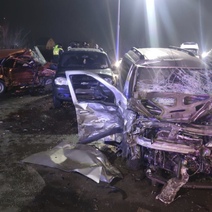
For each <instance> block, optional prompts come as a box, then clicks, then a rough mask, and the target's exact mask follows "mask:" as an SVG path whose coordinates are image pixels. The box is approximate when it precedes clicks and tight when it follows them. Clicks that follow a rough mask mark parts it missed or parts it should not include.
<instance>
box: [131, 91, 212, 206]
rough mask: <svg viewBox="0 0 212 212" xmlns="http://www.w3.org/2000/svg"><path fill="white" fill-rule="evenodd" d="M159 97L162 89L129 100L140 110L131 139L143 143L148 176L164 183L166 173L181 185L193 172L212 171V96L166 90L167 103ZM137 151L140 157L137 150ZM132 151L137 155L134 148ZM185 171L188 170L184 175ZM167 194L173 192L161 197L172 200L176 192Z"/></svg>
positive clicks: (143, 158)
mask: <svg viewBox="0 0 212 212" xmlns="http://www.w3.org/2000/svg"><path fill="white" fill-rule="evenodd" d="M160 98H162V95H161V93H157V92H154V93H149V94H147V95H146V99H145V100H140V101H138V100H135V99H131V101H130V106H131V108H132V109H133V111H137V115H136V117H135V119H134V122H132V125H131V132H130V133H129V135H130V136H129V137H130V138H129V139H128V140H129V143H130V145H131V147H133V146H135V143H136V144H138V145H139V146H140V147H141V148H140V156H139V157H140V158H141V159H142V162H143V165H144V166H145V167H146V169H147V176H148V177H149V178H150V179H151V180H153V181H158V182H162V183H165V182H163V177H164V174H167V176H169V178H168V179H172V180H173V179H175V178H176V179H177V180H178V181H179V182H180V187H181V186H184V185H185V184H186V183H187V181H188V180H189V177H190V176H193V175H196V174H199V173H203V174H207V175H211V174H212V125H211V120H212V100H211V98H210V97H209V96H208V95H205V96H203V95H202V96H197V95H196V96H192V95H186V94H179V93H176V94H173V93H172V94H168V93H166V94H164V93H163V98H164V101H165V100H167V102H168V105H167V102H164V101H163V102H162V103H158V102H156V101H155V99H157V101H158V99H160ZM132 149H133V148H132ZM133 154H134V155H133ZM136 154H137V157H138V152H137V153H136ZM131 155H132V157H134V158H135V157H136V155H135V151H132V152H131ZM161 170H163V172H161ZM182 170H183V171H182ZM182 172H183V173H186V175H185V176H186V177H185V178H184V179H183V178H182ZM154 174H155V176H157V177H154V176H153V175H154ZM168 179H167V180H168ZM180 179H182V180H180ZM185 179H187V180H185ZM166 182H167V181H166ZM182 182H184V183H182ZM175 184H176V182H175ZM193 187H194V186H193ZM178 189H179V188H178ZM168 190H169V191H170V188H169V189H168ZM175 191H176V190H175ZM168 196H169V197H170V193H169V194H166V197H165V198H164V199H161V200H162V201H163V202H165V203H170V202H171V201H173V198H174V196H175V194H174V196H173V197H172V198H171V199H170V200H167V197H168ZM160 198H161V197H160Z"/></svg>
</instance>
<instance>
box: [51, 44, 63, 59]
mask: <svg viewBox="0 0 212 212" xmlns="http://www.w3.org/2000/svg"><path fill="white" fill-rule="evenodd" d="M63 52H64V51H63V47H62V45H61V44H56V45H55V46H54V48H53V62H54V63H58V60H59V57H60V55H61V54H62V53H63Z"/></svg>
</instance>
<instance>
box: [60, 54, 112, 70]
mask: <svg viewBox="0 0 212 212" xmlns="http://www.w3.org/2000/svg"><path fill="white" fill-rule="evenodd" d="M59 66H60V67H61V68H69V69H76V68H84V69H105V68H109V61H108V58H107V56H106V55H105V54H102V53H97V52H69V54H63V56H62V58H61V60H60V64H59Z"/></svg>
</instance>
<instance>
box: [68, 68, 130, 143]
mask: <svg viewBox="0 0 212 212" xmlns="http://www.w3.org/2000/svg"><path fill="white" fill-rule="evenodd" d="M66 78H67V82H68V86H69V90H70V94H71V97H72V100H73V104H74V106H75V109H76V115H77V122H78V136H79V142H81V143H89V142H93V141H97V140H103V141H117V136H118V137H119V138H120V135H121V134H122V132H123V129H124V123H125V121H124V118H123V114H124V112H125V110H126V107H127V100H126V98H125V97H124V95H123V94H122V93H121V92H120V91H119V90H118V89H116V88H115V87H114V86H113V85H111V84H109V83H108V82H106V81H105V80H104V79H102V78H101V77H100V76H98V75H96V74H94V73H92V72H88V71H66Z"/></svg>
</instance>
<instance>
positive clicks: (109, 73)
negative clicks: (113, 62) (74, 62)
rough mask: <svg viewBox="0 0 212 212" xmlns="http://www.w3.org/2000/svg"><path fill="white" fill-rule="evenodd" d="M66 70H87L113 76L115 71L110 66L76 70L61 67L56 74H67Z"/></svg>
mask: <svg viewBox="0 0 212 212" xmlns="http://www.w3.org/2000/svg"><path fill="white" fill-rule="evenodd" d="M66 71H85V72H91V73H94V74H98V75H108V76H111V77H112V76H113V71H112V70H111V69H110V68H106V69H74V70H67V69H61V70H58V71H57V72H56V76H61V75H64V76H65V72H66Z"/></svg>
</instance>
